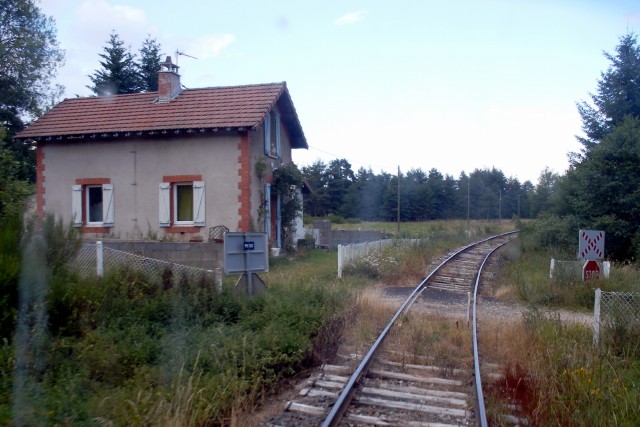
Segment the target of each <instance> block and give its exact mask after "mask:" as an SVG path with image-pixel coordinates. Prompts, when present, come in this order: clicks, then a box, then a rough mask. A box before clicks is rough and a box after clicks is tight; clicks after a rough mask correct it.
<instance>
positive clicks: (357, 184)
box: [302, 159, 551, 222]
mask: <svg viewBox="0 0 640 427" xmlns="http://www.w3.org/2000/svg"><path fill="white" fill-rule="evenodd" d="M302 175H303V177H304V180H305V182H307V183H308V184H309V186H310V187H311V190H312V193H311V194H310V195H308V196H306V197H305V199H304V211H305V213H307V214H309V215H312V216H317V217H325V216H336V217H342V218H345V219H347V220H348V219H350V218H360V219H362V220H364V221H396V220H397V215H398V176H397V175H390V174H388V173H385V172H383V173H381V174H380V175H376V174H374V173H373V171H372V170H371V169H369V170H367V169H364V168H360V169H359V170H358V171H357V173H353V171H352V170H351V165H350V164H349V162H347V161H346V160H344V159H341V160H334V161H332V162H330V163H329V164H325V163H324V162H322V161H320V160H318V161H316V162H315V163H313V164H312V165H311V166H305V167H303V168H302ZM399 179H400V221H402V222H407V221H424V220H438V219H453V218H456V219H462V218H466V217H467V213H468V214H469V217H470V218H471V219H500V218H511V217H514V216H517V217H523V218H528V217H530V215H531V208H530V206H531V203H530V199H533V197H535V192H536V190H537V189H536V188H534V186H533V184H531V183H530V182H529V181H527V182H525V183H520V182H519V181H518V180H517V179H515V178H508V179H507V178H506V177H505V176H504V174H502V172H500V171H499V170H496V169H491V170H488V169H487V170H479V169H476V170H475V171H473V172H472V174H471V175H470V176H467V175H465V174H462V175H461V176H460V178H459V179H458V180H456V179H455V178H453V177H452V176H449V175H446V176H445V175H443V174H441V173H440V172H438V171H437V170H436V169H431V170H430V171H429V172H428V173H425V172H424V171H422V170H421V169H411V170H410V171H408V172H407V173H406V174H402V173H401V174H400V177H399ZM549 191H551V189H550V190H549Z"/></svg>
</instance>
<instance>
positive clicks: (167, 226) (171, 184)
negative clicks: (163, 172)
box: [158, 175, 206, 233]
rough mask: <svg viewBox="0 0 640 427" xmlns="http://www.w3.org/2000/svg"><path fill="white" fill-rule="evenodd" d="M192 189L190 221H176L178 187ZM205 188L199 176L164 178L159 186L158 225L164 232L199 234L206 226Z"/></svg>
mask: <svg viewBox="0 0 640 427" xmlns="http://www.w3.org/2000/svg"><path fill="white" fill-rule="evenodd" d="M189 185H191V187H192V188H193V194H192V203H193V207H192V212H191V215H192V219H191V220H190V221H178V219H177V218H178V187H180V186H189ZM205 190H206V188H205V183H204V181H203V180H202V176H201V175H172V176H164V177H163V179H162V182H161V183H160V185H159V209H158V215H159V225H160V227H161V228H163V229H164V230H165V231H166V232H168V233H171V232H180V233H182V232H194V233H195V232H199V231H200V227H204V226H205V225H206V210H205V209H206V191H205Z"/></svg>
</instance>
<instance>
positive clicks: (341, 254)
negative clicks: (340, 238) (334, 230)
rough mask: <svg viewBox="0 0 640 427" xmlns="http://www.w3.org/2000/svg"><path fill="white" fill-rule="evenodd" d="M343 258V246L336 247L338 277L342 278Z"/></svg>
mask: <svg viewBox="0 0 640 427" xmlns="http://www.w3.org/2000/svg"><path fill="white" fill-rule="evenodd" d="M343 256H344V246H342V245H338V277H342V257H343Z"/></svg>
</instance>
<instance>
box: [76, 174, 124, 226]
mask: <svg viewBox="0 0 640 427" xmlns="http://www.w3.org/2000/svg"><path fill="white" fill-rule="evenodd" d="M110 181H111V180H110V179H109V178H87V179H77V180H76V185H74V186H72V189H71V190H72V199H71V215H72V217H73V225H74V226H75V227H83V226H88V227H112V226H113V225H114V213H115V211H114V200H113V185H112V184H111V183H110Z"/></svg>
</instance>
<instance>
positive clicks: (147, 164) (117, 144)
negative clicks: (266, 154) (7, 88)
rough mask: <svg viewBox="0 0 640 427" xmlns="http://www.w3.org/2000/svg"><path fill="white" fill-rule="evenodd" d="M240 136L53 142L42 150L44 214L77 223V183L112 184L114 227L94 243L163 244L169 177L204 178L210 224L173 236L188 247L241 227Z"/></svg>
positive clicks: (172, 236)
mask: <svg viewBox="0 0 640 427" xmlns="http://www.w3.org/2000/svg"><path fill="white" fill-rule="evenodd" d="M239 141H240V136H238V135H221V136H206V137H191V138H182V139H177V138H176V139H153V140H150V139H149V140H143V139H126V140H121V141H107V142H75V143H74V142H52V143H47V144H44V145H43V146H42V149H41V150H42V156H41V157H42V165H39V166H40V168H41V169H43V170H42V171H41V174H42V175H43V180H42V183H43V193H44V194H43V195H42V196H43V203H44V211H45V212H53V213H55V214H56V215H58V216H61V217H62V219H63V220H64V221H65V222H70V221H71V220H72V218H71V215H72V211H71V209H72V203H71V199H72V190H71V189H72V185H73V184H75V183H76V180H78V179H88V178H109V179H110V182H111V184H112V185H113V195H114V204H115V205H114V206H115V221H114V225H113V227H110V228H109V229H107V230H106V231H107V233H100V232H99V233H94V234H95V236H90V237H106V236H107V235H108V237H112V238H120V239H141V238H154V237H155V238H162V237H164V236H165V231H167V230H166V229H163V228H161V227H160V224H159V183H161V182H162V181H163V177H165V176H175V175H201V177H202V180H203V181H204V182H205V202H206V221H205V227H202V228H200V229H198V232H187V233H181V232H179V231H176V232H171V233H168V234H169V235H170V238H171V239H174V240H176V241H183V240H189V239H193V238H194V237H195V238H197V237H201V238H202V239H203V240H205V241H206V240H207V237H208V229H209V227H213V226H215V225H220V224H222V225H226V226H227V227H229V229H231V230H232V231H235V230H236V227H237V224H238V219H237V218H238V208H239V188H238V169H239V165H238V163H237V159H238V157H239V151H238V150H239Z"/></svg>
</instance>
